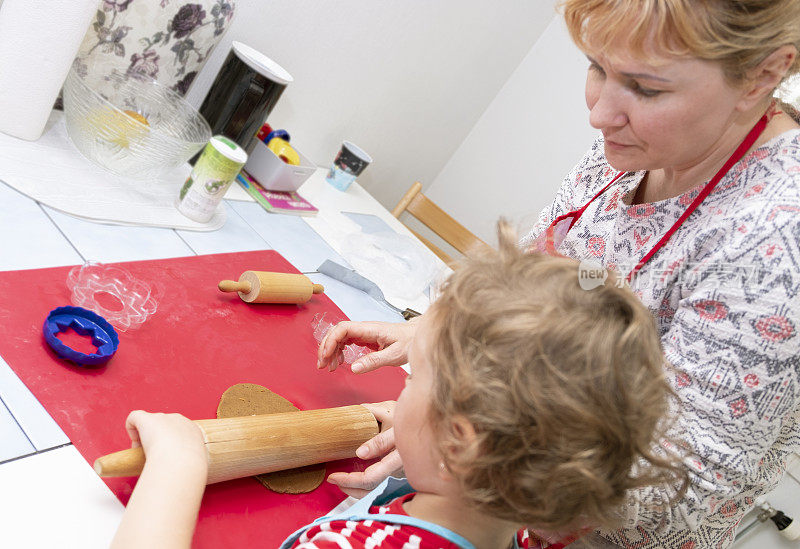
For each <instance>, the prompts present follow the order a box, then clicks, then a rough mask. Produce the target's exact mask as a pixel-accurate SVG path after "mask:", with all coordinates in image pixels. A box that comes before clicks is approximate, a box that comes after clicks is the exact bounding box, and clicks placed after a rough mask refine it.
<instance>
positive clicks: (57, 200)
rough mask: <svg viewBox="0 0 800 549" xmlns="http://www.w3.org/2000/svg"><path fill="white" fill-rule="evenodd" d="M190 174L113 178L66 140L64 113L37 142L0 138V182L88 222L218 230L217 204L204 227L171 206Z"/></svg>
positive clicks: (220, 213)
mask: <svg viewBox="0 0 800 549" xmlns="http://www.w3.org/2000/svg"><path fill="white" fill-rule="evenodd" d="M6 1H8V0H6ZM0 118H2V117H0ZM190 172H191V166H189V164H184V165H183V166H181V167H180V168H178V169H177V170H175V171H173V172H170V173H168V174H166V175H163V176H161V177H159V178H158V179H154V180H151V181H137V180H133V179H127V178H123V177H119V176H117V175H114V174H112V173H111V172H108V171H106V170H104V169H103V168H101V167H99V166H96V165H95V164H93V163H92V162H90V161H89V160H87V159H86V158H84V157H83V156H81V154H80V153H79V152H78V150H77V149H76V148H75V147H74V146H73V145H72V142H71V141H70V140H69V137H68V136H67V130H66V127H65V125H64V113H62V112H58V111H53V112H52V115H51V116H50V120H49V121H48V123H47V128H46V130H45V133H44V135H42V137H41V138H40V139H39V140H38V141H34V142H29V141H23V140H21V139H16V138H13V137H11V136H8V135H4V134H0V180H3V181H4V182H5V183H7V184H8V185H10V186H11V187H14V188H15V189H17V190H18V191H19V192H21V193H23V194H25V195H27V196H30V197H31V198H33V199H34V200H37V201H39V202H41V203H42V204H45V205H47V206H50V207H51V208H54V209H56V210H59V211H62V212H64V213H68V214H71V215H74V216H76V217H81V218H84V219H88V220H91V221H97V222H101V223H110V224H113V225H142V226H147V227H167V228H173V229H185V230H190V231H213V230H215V229H219V228H220V227H222V226H223V225H224V224H225V217H226V213H225V208H224V207H223V206H222V205H220V206H219V207H218V208H217V211H216V212H215V213H214V217H212V218H211V220H210V221H208V222H207V223H198V222H196V221H192V220H191V219H189V218H187V217H185V216H184V215H183V214H181V213H180V212H179V211H178V210H177V209H176V208H175V200H176V198H177V197H178V193H179V191H180V188H181V186H182V185H183V183H184V181H186V178H187V177H188V176H189V173H190Z"/></svg>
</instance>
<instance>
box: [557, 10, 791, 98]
mask: <svg viewBox="0 0 800 549" xmlns="http://www.w3.org/2000/svg"><path fill="white" fill-rule="evenodd" d="M561 9H562V10H563V13H564V19H565V20H566V23H567V28H568V29H569V32H570V35H572V39H573V40H574V41H575V43H576V44H577V45H578V47H579V48H581V49H583V50H589V49H592V50H601V51H602V50H606V49H608V48H609V47H610V46H612V45H613V44H615V43H618V42H619V41H620V40H621V41H622V42H621V43H622V44H624V46H625V47H626V48H628V50H629V51H630V52H631V53H632V54H634V55H635V56H638V57H641V58H643V59H648V58H649V57H651V56H652V55H653V53H655V52H657V53H659V54H667V55H676V56H685V55H689V56H692V57H696V58H698V59H704V60H708V61H717V62H719V63H720V64H721V66H722V69H723V71H724V73H725V76H726V77H727V78H728V80H729V81H730V82H731V83H733V84H739V83H742V82H744V81H745V80H746V77H747V73H748V72H749V71H750V70H752V69H754V68H755V67H757V66H758V64H759V63H760V62H761V61H762V60H764V59H765V58H766V57H767V56H768V55H769V54H770V53H772V52H773V51H775V50H776V49H777V48H779V47H781V46H783V45H786V44H790V45H793V46H795V48H797V49H798V50H800V1H798V0H563V1H562V2H561ZM653 48H655V50H653ZM798 71H800V58H796V59H795V61H794V64H793V65H792V67H790V69H789V70H788V71H787V76H789V75H791V74H793V73H796V72H798Z"/></svg>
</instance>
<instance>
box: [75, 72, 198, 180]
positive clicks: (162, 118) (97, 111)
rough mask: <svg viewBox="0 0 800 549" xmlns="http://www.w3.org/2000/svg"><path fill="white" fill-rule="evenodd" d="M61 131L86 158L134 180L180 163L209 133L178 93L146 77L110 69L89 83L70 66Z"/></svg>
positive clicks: (151, 176)
mask: <svg viewBox="0 0 800 549" xmlns="http://www.w3.org/2000/svg"><path fill="white" fill-rule="evenodd" d="M64 114H65V115H66V121H67V133H68V134H69V137H70V139H71V140H72V143H73V144H74V145H75V147H76V148H77V149H78V150H79V151H80V152H81V154H83V156H85V157H86V158H88V159H89V160H91V161H92V162H94V163H95V164H98V165H100V166H102V167H104V168H106V169H107V170H109V171H111V172H113V173H115V174H117V175H121V176H124V177H132V178H135V179H149V178H154V177H157V176H159V175H161V174H162V173H165V172H167V171H170V170H172V169H175V168H177V167H178V166H180V165H182V164H183V163H184V162H186V161H187V160H189V159H190V158H191V157H192V156H194V154H195V153H197V151H199V150H200V149H201V148H202V147H203V146H204V145H205V144H206V143H207V142H208V140H209V139H210V138H211V128H210V127H209V126H208V123H207V122H206V121H205V119H204V118H203V117H202V115H201V114H200V113H199V112H197V110H196V109H195V108H194V107H192V106H191V105H190V104H189V103H188V102H187V101H186V100H185V99H184V98H183V97H181V96H180V95H179V94H177V93H176V92H174V91H172V90H171V89H169V88H167V87H165V86H162V85H161V84H159V83H158V82H156V81H155V80H152V79H150V78H148V77H146V76H143V75H139V74H136V73H133V74H121V73H112V74H111V75H109V76H106V77H104V78H103V79H101V80H99V81H98V82H97V84H96V85H93V86H90V85H89V84H88V83H87V82H86V80H85V79H84V78H83V77H82V76H81V75H80V74H79V72H78V71H77V70H76V68H75V67H73V68H72V69H71V70H70V72H69V74H68V75H67V80H66V82H65V83H64Z"/></svg>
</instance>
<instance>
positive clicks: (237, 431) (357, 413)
mask: <svg viewBox="0 0 800 549" xmlns="http://www.w3.org/2000/svg"><path fill="white" fill-rule="evenodd" d="M195 423H196V424H197V425H199V426H200V430H201V431H203V438H204V439H205V443H206V451H207V452H208V480H207V483H208V484H213V483H215V482H222V481H223V480H231V479H234V478H242V477H249V476H252V475H260V474H263V473H271V472H273V471H282V470H284V469H293V468H295V467H303V466H305V465H313V464H315V463H324V462H326V461H333V460H336V459H346V458H351V457H353V456H355V455H356V449H357V448H358V447H359V446H361V445H362V444H363V443H364V442H366V441H367V440H369V439H370V438H372V437H374V436H375V435H377V434H378V422H377V420H376V419H375V416H373V415H372V413H371V412H370V411H369V410H367V409H366V408H364V407H363V406H360V405H355V406H343V407H340V408H323V409H321V410H307V411H301V412H288V413H284V414H267V415H260V416H243V417H232V418H226V419H201V420H198V421H195ZM144 462H145V455H144V452H143V451H142V449H141V448H130V449H128V450H122V451H121V452H115V453H113V454H108V455H105V456H102V457H99V458H97V460H95V462H94V470H95V471H96V472H97V474H98V475H100V476H101V477H130V476H136V475H139V474H140V473H141V472H142V469H143V468H144Z"/></svg>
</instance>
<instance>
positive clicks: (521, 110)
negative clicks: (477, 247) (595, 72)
mask: <svg viewBox="0 0 800 549" xmlns="http://www.w3.org/2000/svg"><path fill="white" fill-rule="evenodd" d="M587 65H588V62H587V61H586V58H585V57H584V56H583V54H582V53H581V52H580V51H579V50H578V49H577V48H576V47H575V46H574V44H573V43H572V41H571V40H570V38H569V35H568V33H567V30H566V28H565V27H564V25H563V22H562V19H561V17H560V16H555V17H554V18H552V20H551V21H550V23H549V25H548V26H547V28H546V29H545V31H544V33H543V34H542V36H541V37H540V38H539V40H538V41H537V42H536V44H535V45H534V46H533V47H532V48H531V50H530V51H529V52H528V54H527V55H526V56H525V58H524V59H523V60H522V63H521V64H520V65H519V67H517V69H516V71H514V73H513V74H512V75H511V77H510V78H509V80H508V81H507V82H506V83H505V85H504V86H503V87H502V89H501V90H500V92H499V93H498V94H497V96H496V97H495V98H494V100H493V101H492V102H491V104H489V106H488V108H487V109H486V111H485V112H484V113H483V115H482V116H481V117H480V119H479V120H478V122H477V123H476V124H475V126H474V127H473V128H472V130H470V132H469V135H468V136H467V137H466V139H465V140H464V142H463V143H461V145H460V146H459V147H458V150H457V151H456V152H455V154H453V156H452V157H451V158H450V160H449V161H448V162H447V164H446V165H445V167H444V168H443V169H442V171H441V173H439V174H438V176H437V177H436V178H435V179H434V180H433V181H432V182H431V181H428V182H426V181H424V180H423V181H422V184H423V191H424V192H425V193H426V194H428V196H430V198H431V199H433V200H434V201H436V202H437V203H438V204H439V205H440V206H442V207H443V208H444V209H445V210H447V211H448V213H450V214H451V215H453V217H455V218H456V219H458V220H459V221H460V222H461V223H462V224H464V225H465V226H466V227H467V228H469V229H470V230H472V231H473V232H474V233H475V234H477V235H478V236H480V237H481V238H483V239H484V240H486V241H487V242H494V241H495V238H494V225H495V222H496V221H497V218H498V217H499V216H501V215H504V216H507V217H510V218H512V219H513V220H515V221H517V222H522V221H523V220H525V223H524V224H528V223H529V222H530V220H531V219H532V218H533V219H535V217H536V216H538V213H539V211H541V209H542V208H544V207H545V206H546V205H547V204H548V203H549V202H550V201H551V200H552V198H553V196H554V194H555V191H556V189H557V188H558V186H559V185H560V184H561V181H562V179H563V178H564V176H565V175H566V174H567V172H568V171H569V170H570V169H571V168H572V167H573V166H574V165H575V163H576V162H577V161H578V160H579V159H580V158H581V156H582V155H583V153H584V152H586V150H587V149H588V147H589V146H590V145H591V143H592V141H593V140H594V138H595V137H596V135H597V132H596V130H593V129H592V128H591V127H590V126H589V114H588V111H587V108H586V104H585V102H584V97H583V88H584V78H585V75H586V67H587ZM426 183H427V185H426Z"/></svg>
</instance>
